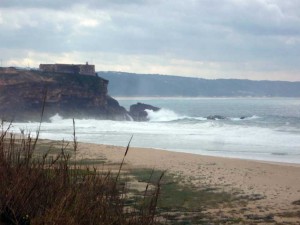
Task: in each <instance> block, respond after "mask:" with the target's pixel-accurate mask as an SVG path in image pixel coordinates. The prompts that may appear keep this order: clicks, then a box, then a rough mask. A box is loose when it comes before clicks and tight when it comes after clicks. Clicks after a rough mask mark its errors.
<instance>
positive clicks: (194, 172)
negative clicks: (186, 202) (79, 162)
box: [77, 143, 300, 224]
mask: <svg viewBox="0 0 300 225" xmlns="http://www.w3.org/2000/svg"><path fill="white" fill-rule="evenodd" d="M125 149H126V148H125V147H118V146H111V145H98V144H88V143H79V148H78V152H77V157H78V159H84V160H86V159H87V160H95V159H103V158H104V159H106V161H107V162H109V163H111V164H118V163H120V162H121V160H122V158H123V155H124V152H125ZM125 164H126V168H127V169H132V168H148V169H152V168H154V169H156V170H163V171H167V173H169V174H173V175H175V176H179V177H180V179H181V183H182V185H192V186H194V187H196V188H197V187H198V188H203V187H206V188H213V189H214V188H216V189H219V190H223V191H226V192H231V193H237V194H238V195H239V196H244V197H245V196H247V197H245V198H248V199H251V201H249V202H248V203H247V206H246V209H247V210H246V211H247V213H248V214H251V213H252V214H255V215H269V214H272V215H275V217H274V218H275V221H276V222H283V221H290V222H296V224H297V222H299V221H300V216H299V215H298V214H297V216H294V217H288V218H286V217H285V216H284V215H285V214H289V215H290V214H291V213H292V214H293V215H294V214H295V213H296V212H299V211H300V206H299V205H298V204H295V202H297V201H299V200H300V176H299V174H300V164H289V163H274V162H262V161H255V160H244V159H232V158H222V157H215V156H202V155H196V154H191V153H181V152H172V151H166V150H158V149H149V148H135V147H130V149H129V151H128V154H127V156H126V158H125ZM101 168H102V169H103V167H101ZM242 209H243V207H240V208H239V209H235V212H234V213H235V214H236V216H241V215H243V214H245V213H246V212H243V211H242ZM244 209H245V207H244ZM214 210H217V211H218V212H220V211H221V212H222V215H225V216H226V215H228V214H230V215H232V214H233V212H232V208H223V209H220V208H218V209H211V210H209V211H208V213H213V212H214ZM280 215H282V216H280Z"/></svg>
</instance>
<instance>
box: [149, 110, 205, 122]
mask: <svg viewBox="0 0 300 225" xmlns="http://www.w3.org/2000/svg"><path fill="white" fill-rule="evenodd" d="M145 111H146V112H147V114H148V115H147V118H148V119H149V121H150V122H171V121H180V120H200V121H205V120H207V119H206V118H204V117H190V116H184V115H179V114H177V113H176V112H174V111H172V110H169V109H160V110H158V111H156V112H155V111H153V110H148V109H146V110H145Z"/></svg>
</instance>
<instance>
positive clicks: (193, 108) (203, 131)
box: [12, 98, 300, 164]
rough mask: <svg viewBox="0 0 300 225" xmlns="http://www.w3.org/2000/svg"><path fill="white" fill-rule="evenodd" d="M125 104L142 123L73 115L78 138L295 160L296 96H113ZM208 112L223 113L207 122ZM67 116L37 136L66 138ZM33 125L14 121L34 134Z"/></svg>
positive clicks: (299, 155) (299, 134)
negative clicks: (139, 106)
mask: <svg viewBox="0 0 300 225" xmlns="http://www.w3.org/2000/svg"><path fill="white" fill-rule="evenodd" d="M118 101H119V103H120V105H122V106H124V107H125V108H127V109H128V108H129V106H130V105H131V104H135V103H137V102H142V103H146V104H151V105H153V106H157V107H160V108H161V110H160V111H158V112H152V111H148V114H149V121H148V122H134V121H110V120H94V119H80V120H79V119H77V120H75V121H76V135H77V140H78V141H80V142H89V143H96V144H110V145H117V146H126V145H127V144H128V141H129V140H130V137H131V136H132V135H133V139H132V142H131V146H135V147H148V148H157V149H165V150H171V151H176V152H187V153H194V154H200V155H210V156H221V157H230V158H242V159H253V160H262V161H271V162H284V163H297V164H299V163H300V99H299V98H138V99H129V98H119V99H118ZM210 115H220V116H223V117H225V119H222V120H208V119H207V118H206V117H207V116H210ZM72 125H73V123H72V120H71V119H64V118H61V117H60V116H59V115H55V116H53V117H52V118H51V122H43V123H42V126H41V133H40V137H41V138H47V139H54V140H72V133H73V128H72ZM37 127H38V123H35V122H28V123H14V124H13V127H12V129H13V131H15V132H20V130H25V132H31V133H34V132H35V131H36V130H37Z"/></svg>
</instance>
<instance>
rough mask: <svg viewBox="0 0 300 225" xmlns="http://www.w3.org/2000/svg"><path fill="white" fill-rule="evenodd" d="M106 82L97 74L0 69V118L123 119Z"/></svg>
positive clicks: (121, 109)
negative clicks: (42, 111) (45, 94)
mask: <svg viewBox="0 0 300 225" xmlns="http://www.w3.org/2000/svg"><path fill="white" fill-rule="evenodd" d="M107 86H108V81H107V80H105V79H102V78H100V77H96V76H84V75H78V74H62V73H50V72H48V73H45V72H40V71H31V70H19V69H11V70H9V71H7V70H4V69H3V68H2V69H1V68H0V119H5V120H9V121H10V120H14V121H29V120H30V121H39V119H40V115H41V109H42V105H43V102H44V93H45V90H47V97H46V101H45V111H44V120H47V119H48V118H49V117H51V116H53V115H55V114H56V113H58V114H59V115H60V116H62V117H63V118H95V119H113V120H126V116H127V111H126V110H125V108H124V107H122V106H120V105H119V103H118V102H117V101H116V100H115V99H113V98H112V97H110V96H108V94H107Z"/></svg>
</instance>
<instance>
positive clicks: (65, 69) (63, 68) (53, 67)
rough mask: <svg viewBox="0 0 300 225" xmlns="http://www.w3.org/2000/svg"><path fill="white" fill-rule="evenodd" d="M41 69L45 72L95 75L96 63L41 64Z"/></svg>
mask: <svg viewBox="0 0 300 225" xmlns="http://www.w3.org/2000/svg"><path fill="white" fill-rule="evenodd" d="M40 70H42V71H44V72H57V73H71V74H81V75H92V76H95V75H96V74H95V65H88V64H78V65H73V64H40Z"/></svg>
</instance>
